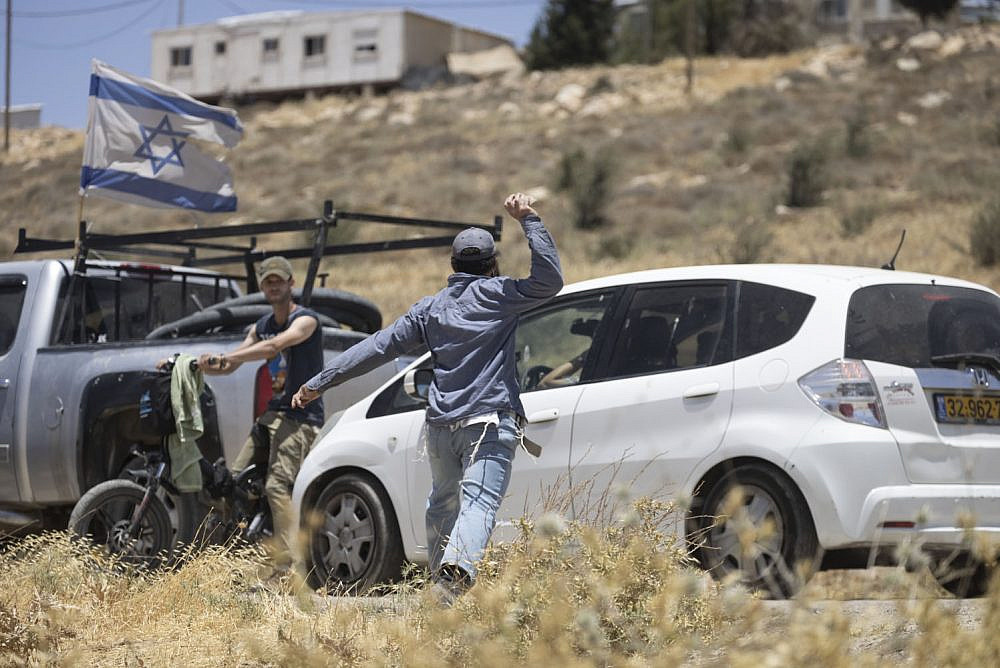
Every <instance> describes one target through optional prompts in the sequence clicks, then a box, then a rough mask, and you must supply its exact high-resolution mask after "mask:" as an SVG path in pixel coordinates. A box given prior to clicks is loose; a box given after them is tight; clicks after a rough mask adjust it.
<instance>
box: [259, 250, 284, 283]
mask: <svg viewBox="0 0 1000 668" xmlns="http://www.w3.org/2000/svg"><path fill="white" fill-rule="evenodd" d="M271 274H274V275H275V276H278V277H279V278H283V279H284V280H286V281H287V280H288V279H290V278H291V277H292V263H291V262H289V261H288V260H286V259H285V258H283V257H282V256H280V255H272V256H271V257H269V258H265V259H264V261H263V262H261V263H260V267H258V269H257V280H259V281H263V280H264V279H265V278H267V277H268V276H270V275H271Z"/></svg>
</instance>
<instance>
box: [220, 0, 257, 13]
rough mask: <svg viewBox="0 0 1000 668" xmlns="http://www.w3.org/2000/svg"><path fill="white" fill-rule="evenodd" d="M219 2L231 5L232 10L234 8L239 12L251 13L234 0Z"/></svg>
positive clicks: (227, 5)
mask: <svg viewBox="0 0 1000 668" xmlns="http://www.w3.org/2000/svg"><path fill="white" fill-rule="evenodd" d="M218 2H219V3H220V4H223V5H225V6H226V7H229V8H230V9H231V10H233V11H234V12H236V13H237V14H249V13H250V12H249V11H247V10H245V9H243V8H242V7H240V6H239V5H237V4H236V3H235V2H233V0H218Z"/></svg>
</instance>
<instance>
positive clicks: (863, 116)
mask: <svg viewBox="0 0 1000 668" xmlns="http://www.w3.org/2000/svg"><path fill="white" fill-rule="evenodd" d="M870 125H871V123H870V122H869V120H868V110H867V109H866V108H865V107H864V106H863V105H858V106H856V107H854V109H853V110H852V111H851V113H849V114H848V115H847V116H846V117H845V118H844V153H846V154H847V156H848V157H850V158H855V159H858V158H865V157H867V156H868V155H869V154H871V137H870V136H869V132H868V130H869V127H870Z"/></svg>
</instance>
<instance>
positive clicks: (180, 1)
mask: <svg viewBox="0 0 1000 668" xmlns="http://www.w3.org/2000/svg"><path fill="white" fill-rule="evenodd" d="M182 25H184V0H177V27H178V28H180V27H181V26H182Z"/></svg>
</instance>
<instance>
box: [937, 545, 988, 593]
mask: <svg viewBox="0 0 1000 668" xmlns="http://www.w3.org/2000/svg"><path fill="white" fill-rule="evenodd" d="M930 568H931V573H932V574H933V575H934V579H935V580H937V583H938V584H939V585H941V587H943V588H944V589H945V590H947V591H948V592H950V593H952V594H954V595H955V597H956V598H981V597H983V596H985V595H986V592H987V591H988V590H989V585H990V579H991V577H992V576H993V571H994V570H995V565H993V564H984V563H983V562H981V561H979V560H977V559H975V558H974V557H973V556H972V555H971V554H969V553H968V552H959V553H952V554H949V555H946V556H944V555H942V556H938V557H936V558H934V559H933V560H932V561H931V566H930Z"/></svg>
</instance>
